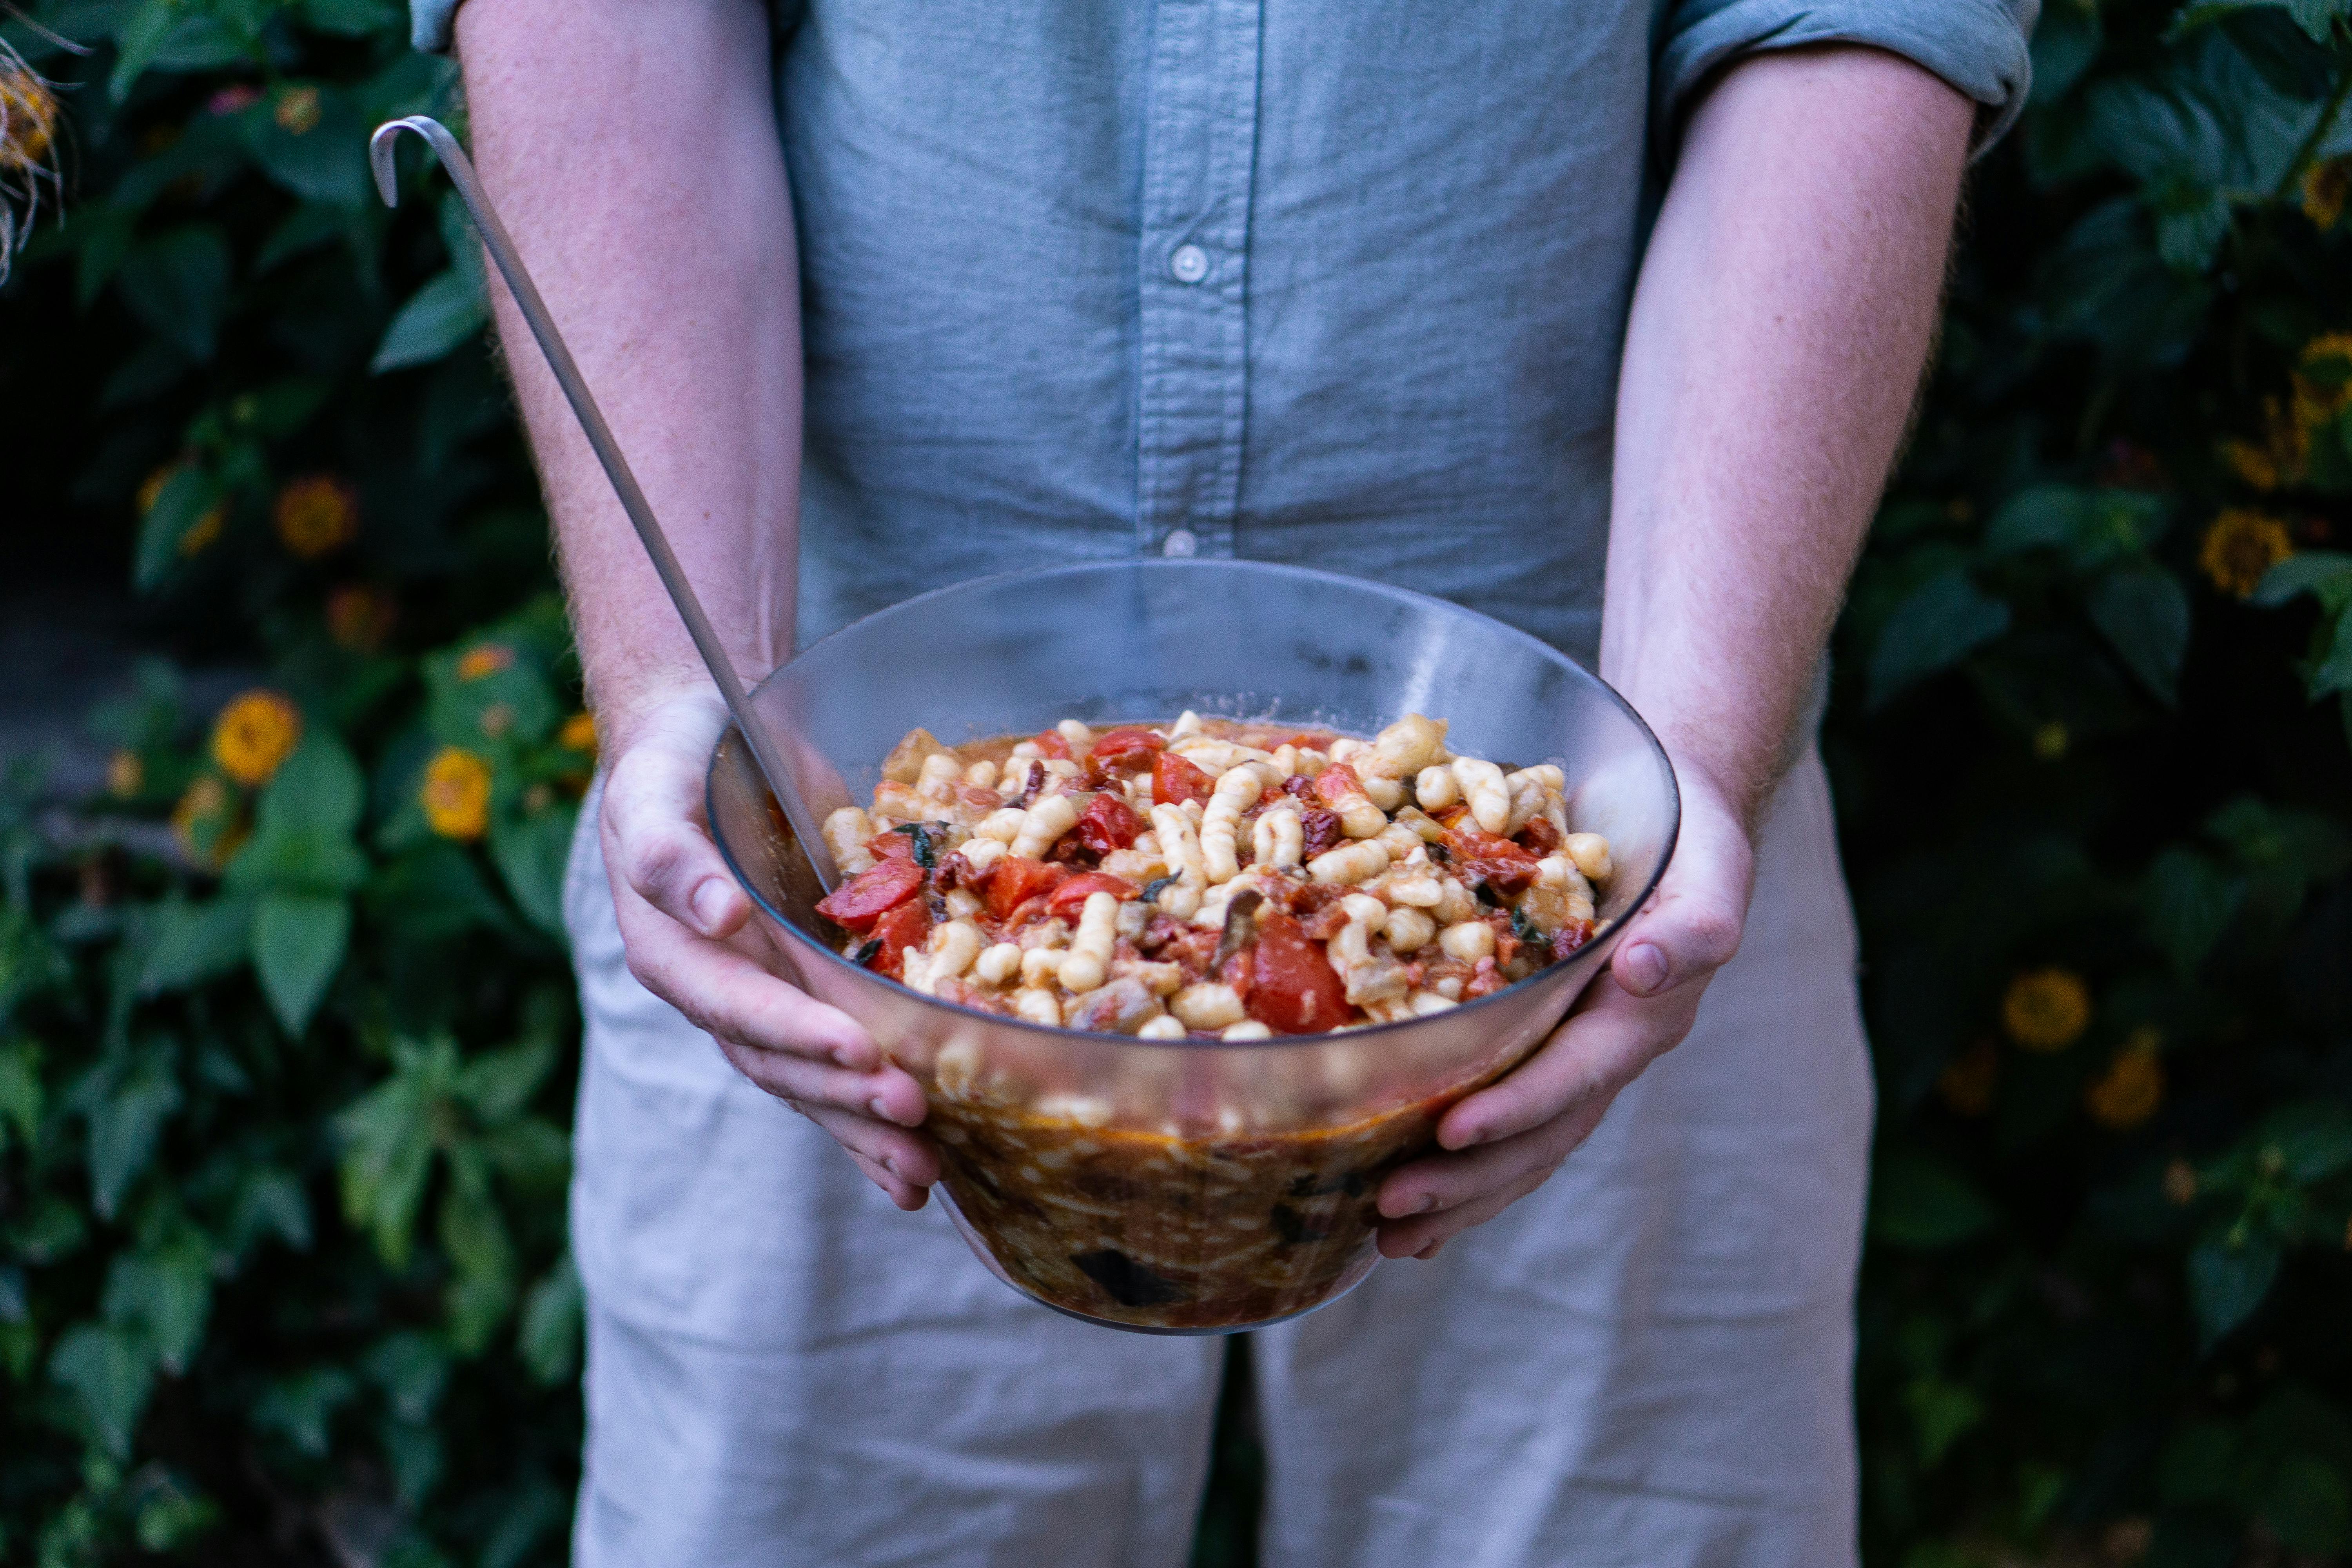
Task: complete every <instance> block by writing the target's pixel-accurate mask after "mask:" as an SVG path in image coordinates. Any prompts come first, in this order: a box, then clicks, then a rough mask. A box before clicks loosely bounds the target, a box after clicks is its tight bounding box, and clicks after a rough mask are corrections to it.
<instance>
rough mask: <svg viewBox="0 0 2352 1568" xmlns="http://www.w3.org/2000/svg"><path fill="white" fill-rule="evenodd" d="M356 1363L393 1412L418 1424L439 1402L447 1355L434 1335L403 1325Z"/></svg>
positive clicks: (445, 1378) (446, 1378) (446, 1377)
mask: <svg viewBox="0 0 2352 1568" xmlns="http://www.w3.org/2000/svg"><path fill="white" fill-rule="evenodd" d="M360 1364H361V1368H362V1371H364V1372H365V1373H366V1374H367V1378H368V1381H369V1382H371V1383H373V1384H375V1385H376V1386H377V1387H378V1388H381V1389H383V1394H384V1400H385V1403H387V1404H388V1405H391V1406H392V1413H393V1414H394V1415H396V1416H398V1417H399V1418H400V1419H401V1420H403V1421H407V1422H412V1423H415V1424H416V1425H419V1426H422V1425H423V1424H425V1422H428V1421H430V1420H432V1419H433V1412H434V1410H435V1408H436V1406H438V1405H439V1404H440V1403H441V1391H442V1390H443V1389H444V1388H446V1386H447V1385H448V1382H449V1368H450V1364H451V1358H450V1355H449V1347H448V1346H447V1345H446V1343H444V1342H442V1341H441V1339H440V1338H439V1337H438V1336H436V1335H434V1334H426V1333H419V1332H418V1331H415V1330H414V1329H404V1330H403V1331H400V1332H398V1333H394V1334H389V1335H386V1336H385V1337H384V1338H383V1340H382V1341H381V1342H378V1343H377V1344H376V1345H375V1347H374V1348H373V1349H372V1350H370V1351H369V1352H367V1355H366V1356H365V1357H364V1358H363V1359H362V1362H361V1363H360Z"/></svg>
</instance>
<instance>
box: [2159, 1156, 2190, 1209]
mask: <svg viewBox="0 0 2352 1568" xmlns="http://www.w3.org/2000/svg"><path fill="white" fill-rule="evenodd" d="M2164 1198H2165V1201H2166V1202H2167V1203H2169V1204H2177V1205H2180V1206H2181V1207H2184V1208H2185V1207H2187V1206H2188V1205H2190V1204H2193V1203H2195V1202H2196V1201H2197V1167H2196V1166H2194V1165H2192V1164H2190V1163H2189V1162H2188V1161H2186V1160H2182V1159H2178V1158H2176V1159H2175V1160H2174V1161H2173V1162H2172V1163H2170V1164H2168V1165H2167V1166H2165V1168H2164Z"/></svg>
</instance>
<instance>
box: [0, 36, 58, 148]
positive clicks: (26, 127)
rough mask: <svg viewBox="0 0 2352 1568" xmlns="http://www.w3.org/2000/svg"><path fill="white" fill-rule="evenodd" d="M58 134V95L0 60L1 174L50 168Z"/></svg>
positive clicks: (16, 65)
mask: <svg viewBox="0 0 2352 1568" xmlns="http://www.w3.org/2000/svg"><path fill="white" fill-rule="evenodd" d="M57 131H58V95H57V94H56V93H54V92H51V91H50V90H49V84H48V83H47V82H45V81H43V80H42V79H40V78H39V77H37V76H35V75H34V74H33V73H32V72H31V71H29V70H27V69H26V68H25V67H24V66H23V65H21V64H19V63H18V62H17V61H16V60H15V59H13V58H0V172H6V173H11V174H17V173H22V172H24V171H26V170H30V169H40V168H45V167H47V164H48V161H49V149H50V148H51V147H52V146H54V145H55V144H56V142H57Z"/></svg>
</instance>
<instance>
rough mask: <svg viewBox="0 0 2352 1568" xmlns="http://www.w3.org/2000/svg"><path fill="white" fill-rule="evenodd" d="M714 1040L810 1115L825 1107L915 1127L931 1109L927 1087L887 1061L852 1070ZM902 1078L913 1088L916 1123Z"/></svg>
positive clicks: (748, 1072)
mask: <svg viewBox="0 0 2352 1568" xmlns="http://www.w3.org/2000/svg"><path fill="white" fill-rule="evenodd" d="M713 1038H716V1039H718V1040H719V1050H720V1051H721V1052H722V1053H723V1054H724V1055H725V1056H726V1058H727V1059H728V1060H729V1061H730V1062H731V1063H733V1064H734V1067H735V1070H736V1071H738V1072H740V1073H741V1074H742V1075H743V1076H744V1077H745V1078H747V1079H751V1082H752V1083H753V1084H755V1085H756V1086H758V1087H759V1088H761V1089H765V1090H766V1091H767V1092H768V1093H770V1094H772V1095H774V1096H775V1097H776V1098H777V1099H778V1100H784V1101H786V1102H787V1103H789V1104H791V1105H793V1107H795V1108H796V1109H798V1110H802V1111H803V1112H804V1113H807V1114H809V1115H811V1116H814V1114H815V1113H816V1111H817V1110H818V1109H819V1108H820V1107H822V1108H826V1109H829V1110H838V1111H842V1112H844V1113H845V1114H847V1115H850V1116H852V1117H855V1118H856V1119H857V1120H859V1121H872V1122H874V1123H875V1124H877V1125H881V1124H884V1123H887V1124H891V1125H895V1126H898V1127H911V1126H916V1125H919V1124H920V1122H921V1121H922V1120H923V1113H924V1111H925V1110H926V1109H927V1107H926V1106H925V1105H924V1103H923V1098H922V1095H923V1090H922V1085H921V1084H919V1083H917V1082H916V1081H915V1079H913V1078H911V1077H909V1076H908V1074H907V1073H906V1072H905V1070H904V1069H902V1068H898V1067H896V1066H894V1065H891V1064H888V1063H885V1064H884V1065H882V1066H881V1067H878V1068H875V1069H874V1070H873V1071H871V1072H852V1071H850V1070H849V1069H848V1068H840V1067H835V1066H834V1065H833V1064H832V1063H831V1062H826V1061H815V1060H812V1059H810V1058H807V1057H802V1056H794V1055H793V1054H792V1053H790V1052H787V1051H771V1050H764V1049H761V1047H757V1046H747V1045H743V1044H741V1043H740V1042H739V1041H735V1040H730V1039H727V1038H725V1037H718V1036H714V1037H713ZM901 1080H904V1082H905V1083H906V1084H908V1085H911V1086H912V1087H913V1089H914V1100H915V1104H914V1107H913V1119H912V1120H911V1121H910V1120H908V1112H909V1108H908V1103H907V1099H906V1095H905V1092H904V1090H903V1089H901V1088H900V1082H901Z"/></svg>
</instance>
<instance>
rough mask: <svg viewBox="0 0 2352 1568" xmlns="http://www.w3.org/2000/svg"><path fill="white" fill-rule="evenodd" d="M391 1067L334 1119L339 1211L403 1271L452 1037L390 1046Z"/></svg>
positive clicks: (452, 1064) (449, 1075)
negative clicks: (337, 1143) (339, 1151)
mask: <svg viewBox="0 0 2352 1568" xmlns="http://www.w3.org/2000/svg"><path fill="white" fill-rule="evenodd" d="M393 1060H394V1064H395V1070H394V1073H393V1076H392V1077H391V1078H390V1079H387V1080H386V1081H385V1082H383V1083H382V1084H379V1085H377V1086H376V1088H374V1089H372V1090H370V1091H369V1092H368V1093H367V1094H366V1095H365V1096H363V1097H362V1099H360V1100H358V1101H356V1102H355V1103H353V1104H352V1106H350V1107H349V1108H348V1109H346V1110H344V1111H343V1112H342V1114H341V1115H340V1116H338V1117H336V1118H335V1130H336V1132H337V1133H338V1134H339V1135H340V1136H341V1140H342V1142H343V1159H342V1180H343V1212H344V1214H345V1215H347V1216H349V1218H350V1219H351V1221H352V1224H353V1225H357V1226H364V1227H366V1228H367V1229H368V1230H369V1231H371V1232H372V1233H373V1236H374V1238H375V1245H376V1251H377V1252H378V1253H379V1254H380V1255H381V1256H382V1257H383V1260H384V1261H385V1262H387V1263H389V1264H391V1265H392V1266H393V1267H394V1268H404V1267H405V1266H406V1264H407V1261H408V1253H409V1248H410V1246H411V1245H412V1242H413V1240H414V1235H415V1222H416V1211H417V1208H418V1205H420V1204H422V1203H423V1201H424V1197H425V1182H426V1179H427V1178H428V1177H430V1176H431V1175H432V1173H433V1155H434V1152H435V1151H436V1149H437V1148H438V1147H439V1142H440V1136H441V1126H440V1110H441V1105H442V1102H443V1100H445V1099H446V1097H447V1096H448V1095H450V1094H451V1093H452V1092H453V1089H454V1086H455V1084H456V1081H457V1073H458V1059H457V1042H456V1041H454V1040H452V1039H450V1038H449V1037H447V1036H446V1035H436V1036H435V1037H433V1039H432V1041H431V1042H430V1043H429V1044H425V1045H418V1044H416V1043H415V1042H413V1041H407V1040H399V1041H395V1042H394V1045H393Z"/></svg>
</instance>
